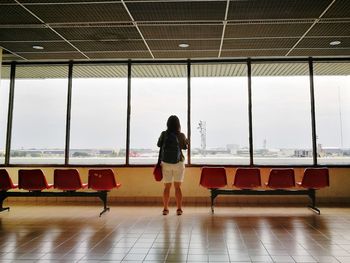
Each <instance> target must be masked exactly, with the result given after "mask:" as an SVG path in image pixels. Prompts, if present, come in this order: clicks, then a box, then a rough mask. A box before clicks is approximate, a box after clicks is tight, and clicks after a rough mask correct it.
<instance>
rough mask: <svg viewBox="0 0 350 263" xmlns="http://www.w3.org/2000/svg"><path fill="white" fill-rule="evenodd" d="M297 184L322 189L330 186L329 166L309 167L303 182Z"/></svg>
mask: <svg viewBox="0 0 350 263" xmlns="http://www.w3.org/2000/svg"><path fill="white" fill-rule="evenodd" d="M297 185H299V186H301V187H304V188H307V189H320V188H324V187H328V186H329V171H328V168H307V169H305V171H304V176H303V179H302V181H301V182H297Z"/></svg>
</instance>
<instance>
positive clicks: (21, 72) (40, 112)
mask: <svg viewBox="0 0 350 263" xmlns="http://www.w3.org/2000/svg"><path fill="white" fill-rule="evenodd" d="M67 87H68V67H67V66H52V65H50V66H49V65H42V66H27V65H20V66H17V67H16V81H15V91H14V108H13V126H12V142H11V155H10V163H13V164H63V163H64V148H65V129H66V106H67Z"/></svg>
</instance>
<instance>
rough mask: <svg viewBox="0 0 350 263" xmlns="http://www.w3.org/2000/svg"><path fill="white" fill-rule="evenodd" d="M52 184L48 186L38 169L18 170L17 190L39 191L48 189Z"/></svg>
mask: <svg viewBox="0 0 350 263" xmlns="http://www.w3.org/2000/svg"><path fill="white" fill-rule="evenodd" d="M51 187H53V185H52V184H48V183H47V181H46V178H45V176H44V174H43V172H42V171H41V170H40V169H33V170H19V171H18V188H19V189H25V190H29V191H41V190H44V189H50V188H51Z"/></svg>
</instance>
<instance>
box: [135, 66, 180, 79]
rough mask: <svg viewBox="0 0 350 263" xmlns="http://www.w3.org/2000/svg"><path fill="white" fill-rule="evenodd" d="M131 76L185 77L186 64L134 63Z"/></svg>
mask: <svg viewBox="0 0 350 263" xmlns="http://www.w3.org/2000/svg"><path fill="white" fill-rule="evenodd" d="M131 77H132V78H167V77H168V78H181V77H187V67H186V64H178V65H176V64H142V65H138V64H134V65H133V66H132V68H131Z"/></svg>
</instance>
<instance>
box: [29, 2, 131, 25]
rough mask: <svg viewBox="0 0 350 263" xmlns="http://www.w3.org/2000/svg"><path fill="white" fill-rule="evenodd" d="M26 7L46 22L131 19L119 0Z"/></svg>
mask: <svg viewBox="0 0 350 263" xmlns="http://www.w3.org/2000/svg"><path fill="white" fill-rule="evenodd" d="M26 7H27V8H28V9H29V10H31V11H32V12H33V13H34V14H36V15H37V16H38V17H40V18H41V19H42V20H43V21H44V22H45V23H72V22H114V21H130V17H129V15H128V13H127V12H126V10H125V8H124V6H123V5H122V4H121V3H118V2H103V3H100V4H59V5H55V4H52V5H51V4H50V5H26Z"/></svg>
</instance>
